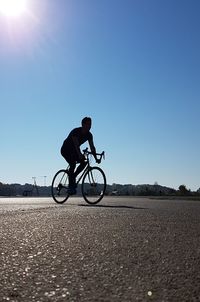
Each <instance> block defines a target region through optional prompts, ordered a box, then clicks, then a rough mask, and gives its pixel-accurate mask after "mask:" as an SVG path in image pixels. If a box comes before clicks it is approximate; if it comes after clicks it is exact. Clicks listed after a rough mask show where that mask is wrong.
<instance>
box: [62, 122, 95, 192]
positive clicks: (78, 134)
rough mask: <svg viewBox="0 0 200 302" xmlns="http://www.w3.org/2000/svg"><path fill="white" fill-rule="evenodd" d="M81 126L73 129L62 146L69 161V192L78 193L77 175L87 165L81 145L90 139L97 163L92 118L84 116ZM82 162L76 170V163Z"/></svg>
mask: <svg viewBox="0 0 200 302" xmlns="http://www.w3.org/2000/svg"><path fill="white" fill-rule="evenodd" d="M81 125H82V126H81V127H79V128H75V129H73V130H72V131H71V132H70V133H69V135H68V137H67V138H66V139H65V140H64V142H63V145H62V147H61V154H62V156H63V157H64V159H65V160H66V161H67V162H68V163H69V194H70V195H73V194H76V177H77V175H78V174H79V173H80V172H81V171H83V169H84V168H85V166H86V162H85V157H84V155H83V154H82V153H81V150H80V146H81V145H82V144H84V143H85V142H86V141H88V143H89V146H90V149H91V152H92V155H93V156H94V158H95V160H96V162H97V163H99V160H98V159H97V157H96V148H95V146H94V142H93V135H92V133H91V132H90V129H91V126H92V120H91V118H90V117H84V118H83V119H82V121H81ZM77 163H80V165H79V166H78V167H77V169H76V171H75V167H76V164H77Z"/></svg>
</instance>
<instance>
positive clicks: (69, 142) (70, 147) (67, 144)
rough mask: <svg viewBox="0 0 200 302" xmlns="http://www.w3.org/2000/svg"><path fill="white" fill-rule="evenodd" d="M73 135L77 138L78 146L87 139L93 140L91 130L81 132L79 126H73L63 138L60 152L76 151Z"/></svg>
mask: <svg viewBox="0 0 200 302" xmlns="http://www.w3.org/2000/svg"><path fill="white" fill-rule="evenodd" d="M73 136H75V137H76V138H77V140H78V143H79V146H81V145H82V144H84V143H85V142H86V141H88V140H93V136H92V133H91V132H88V133H86V134H83V133H82V128H81V127H79V128H75V129H73V130H72V131H71V132H70V133H69V135H68V137H67V138H66V139H65V140H64V142H63V145H62V148H61V150H62V152H64V153H68V152H70V153H77V151H76V149H75V146H74V142H73V139H72V137H73Z"/></svg>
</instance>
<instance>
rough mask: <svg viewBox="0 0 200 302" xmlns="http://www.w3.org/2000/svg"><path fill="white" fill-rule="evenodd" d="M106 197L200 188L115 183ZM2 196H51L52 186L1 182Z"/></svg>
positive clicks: (181, 192)
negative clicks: (176, 188)
mask: <svg viewBox="0 0 200 302" xmlns="http://www.w3.org/2000/svg"><path fill="white" fill-rule="evenodd" d="M77 193H78V195H81V185H79V186H78V190H77ZM106 195H108V196H200V188H199V189H198V190H197V191H196V192H192V191H191V190H189V189H187V188H186V186H185V185H180V186H179V188H178V190H175V189H172V188H169V187H165V186H161V185H158V184H157V183H155V184H154V185H149V184H144V185H132V184H127V185H121V184H116V183H113V184H112V185H107V189H106ZM0 196H47V197H48V196H51V187H50V186H37V187H35V186H34V185H31V184H25V185H20V184H3V183H1V182H0Z"/></svg>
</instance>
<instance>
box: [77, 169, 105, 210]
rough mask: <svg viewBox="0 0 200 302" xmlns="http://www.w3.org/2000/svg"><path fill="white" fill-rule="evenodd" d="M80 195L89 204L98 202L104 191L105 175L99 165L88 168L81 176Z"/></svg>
mask: <svg viewBox="0 0 200 302" xmlns="http://www.w3.org/2000/svg"><path fill="white" fill-rule="evenodd" d="M81 189H82V195H83V198H84V199H85V201H86V202H87V203H89V204H96V203H98V202H99V201H100V200H101V199H102V198H103V197H104V194H105V191H106V177H105V174H104V172H103V170H102V169H101V168H99V167H92V168H90V169H89V170H88V171H87V172H86V173H85V175H84V176H83V181H82V186H81Z"/></svg>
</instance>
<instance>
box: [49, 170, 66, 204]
mask: <svg viewBox="0 0 200 302" xmlns="http://www.w3.org/2000/svg"><path fill="white" fill-rule="evenodd" d="M68 187H69V175H68V171H67V170H59V171H58V172H57V173H56V174H55V176H54V178H53V181H52V185H51V194H52V197H53V199H54V200H55V202H57V203H64V202H65V201H66V200H67V199H68V197H69V193H68Z"/></svg>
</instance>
